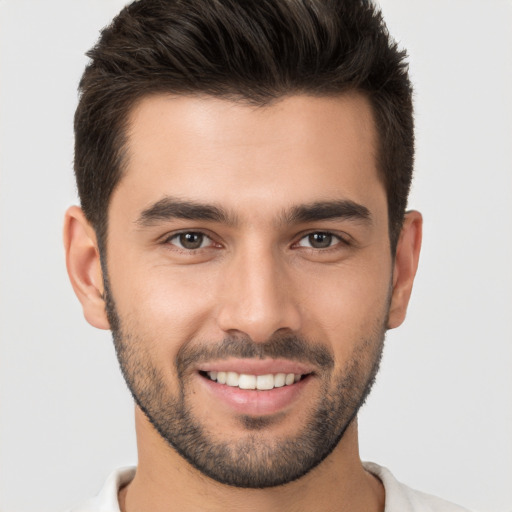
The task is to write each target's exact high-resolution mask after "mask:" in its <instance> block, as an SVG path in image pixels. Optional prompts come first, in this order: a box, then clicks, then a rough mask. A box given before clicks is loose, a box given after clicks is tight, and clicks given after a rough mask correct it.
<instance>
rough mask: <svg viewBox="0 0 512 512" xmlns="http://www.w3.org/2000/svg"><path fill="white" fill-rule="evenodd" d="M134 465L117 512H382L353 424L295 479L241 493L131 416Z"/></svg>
mask: <svg viewBox="0 0 512 512" xmlns="http://www.w3.org/2000/svg"><path fill="white" fill-rule="evenodd" d="M136 427H137V443H138V453H139V464H138V467H137V472H136V475H135V478H134V479H133V481H132V482H131V483H130V484H129V485H128V486H127V487H125V488H124V489H122V490H121V491H120V493H119V504H120V508H121V511H122V512H135V511H136V512H149V511H151V512H172V511H180V512H196V511H197V512H200V511H201V512H202V511H204V510H205V503H207V504H208V510H209V511H211V512H217V511H219V512H221V511H222V512H224V511H225V510H226V509H229V510H233V509H236V510H237V511H238V512H253V511H261V510H265V511H268V512H274V511H275V512H278V511H279V512H289V511H292V510H293V511H297V510H307V511H310V512H315V511H322V512H326V511H331V510H332V511H334V510H336V511H337V512H340V511H351V512H363V511H364V512H381V511H383V510H384V489H383V487H382V484H381V483H380V482H379V481H378V480H377V479H376V478H375V477H374V476H373V475H370V474H369V473H367V472H366V471H365V470H364V468H363V466H362V464H361V460H360V458H359V449H358V437H357V421H356V420H354V421H353V422H352V423H351V424H350V426H349V427H348V428H347V430H346V432H345V434H344V436H343V438H342V440H341V441H340V443H339V444H338V445H337V447H336V448H335V449H334V451H333V452H332V453H331V454H330V455H329V456H328V457H327V458H326V459H325V460H324V461H323V462H322V463H321V464H319V465H318V466H317V467H316V468H314V469H313V470H311V471H310V472H309V473H308V474H306V475H305V476H303V477H301V478H300V479H298V480H296V481H294V482H290V483H288V484H286V485H281V486H278V487H270V488H266V489H241V488H237V487H231V486H228V485H224V484H220V483H218V482H216V481H214V480H212V479H210V478H208V477H206V476H204V475H202V474H201V473H200V472H199V471H198V470H196V469H195V468H193V467H192V466H191V465H190V464H189V463H188V462H186V461H185V460H184V459H183V458H182V457H181V456H180V455H178V454H177V453H176V452H175V451H174V450H173V449H172V448H170V447H169V446H168V445H167V443H166V442H165V441H164V440H163V439H162V438H161V437H160V435H159V434H158V433H157V432H156V431H155V430H154V428H153V427H152V425H151V424H150V423H149V422H148V421H147V419H146V417H145V416H144V414H143V413H142V412H141V411H140V410H139V409H138V408H137V412H136Z"/></svg>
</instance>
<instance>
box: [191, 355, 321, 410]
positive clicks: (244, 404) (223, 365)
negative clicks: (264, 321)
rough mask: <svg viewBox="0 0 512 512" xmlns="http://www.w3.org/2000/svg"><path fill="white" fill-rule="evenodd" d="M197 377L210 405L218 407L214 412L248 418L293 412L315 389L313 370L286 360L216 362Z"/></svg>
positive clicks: (200, 370)
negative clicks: (226, 412)
mask: <svg viewBox="0 0 512 512" xmlns="http://www.w3.org/2000/svg"><path fill="white" fill-rule="evenodd" d="M196 375H197V376H198V377H199V379H200V382H201V383H202V385H201V388H202V389H204V390H205V392H206V393H207V395H208V396H209V403H210V404H214V403H215V404H217V405H216V406H215V407H214V409H213V410H214V411H218V412H220V411H231V412H234V413H235V414H242V415H246V416H268V415H274V414H277V413H282V412H284V411H287V410H290V411H291V410H292V408H295V407H299V406H301V404H303V403H304V402H303V400H304V399H305V397H306V396H310V393H311V392H312V390H314V389H316V386H315V385H314V381H315V380H316V379H315V378H314V377H315V371H314V368H312V367H311V366H310V365H307V364H302V363H298V362H294V361H290V360H284V359H281V360H275V359H266V360H254V359H253V360H249V359H231V360H224V361H216V362H211V363H208V364H205V365H203V367H202V368H198V369H197V374H196ZM308 390H309V391H308ZM226 407H227V409H226Z"/></svg>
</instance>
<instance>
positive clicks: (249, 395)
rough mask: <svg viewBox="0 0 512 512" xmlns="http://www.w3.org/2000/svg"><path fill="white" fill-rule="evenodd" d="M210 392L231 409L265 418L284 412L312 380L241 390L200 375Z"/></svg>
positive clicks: (304, 379) (306, 379)
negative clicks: (264, 416) (269, 387)
mask: <svg viewBox="0 0 512 512" xmlns="http://www.w3.org/2000/svg"><path fill="white" fill-rule="evenodd" d="M199 378H200V379H201V381H202V382H203V384H204V385H205V387H206V389H207V390H208V392H209V393H210V394H211V395H213V397H214V398H215V399H217V400H219V401H221V402H222V403H224V404H226V405H227V406H228V407H229V408H230V409H232V410H233V411H235V412H237V413H239V414H246V415H249V416H263V415H270V414H276V413H278V412H283V411H284V410H285V409H286V408H288V407H290V406H291V405H292V404H293V403H294V402H295V401H297V399H298V398H299V396H300V395H301V394H302V393H303V392H304V390H305V388H306V387H307V386H308V385H309V382H310V381H311V379H312V376H311V375H308V376H307V377H305V378H303V379H301V380H300V381H299V382H295V383H294V384H291V385H289V386H282V387H280V388H274V389H269V390H266V391H259V390H254V389H251V390H248V389H240V388H238V387H234V386H227V385H226V384H219V383H218V382H215V381H213V380H211V379H209V378H208V377H203V376H202V375H199Z"/></svg>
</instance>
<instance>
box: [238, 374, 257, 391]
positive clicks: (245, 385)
mask: <svg viewBox="0 0 512 512" xmlns="http://www.w3.org/2000/svg"><path fill="white" fill-rule="evenodd" d="M258 379H259V377H258ZM238 387H239V388H240V389H256V376H255V375H245V374H243V373H242V374H241V375H240V378H239V379H238ZM258 389H259V388H258Z"/></svg>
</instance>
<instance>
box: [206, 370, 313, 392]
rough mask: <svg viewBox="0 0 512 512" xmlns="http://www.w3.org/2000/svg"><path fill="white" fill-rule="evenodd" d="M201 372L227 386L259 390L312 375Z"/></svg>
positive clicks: (277, 386) (290, 382)
mask: <svg viewBox="0 0 512 512" xmlns="http://www.w3.org/2000/svg"><path fill="white" fill-rule="evenodd" d="M199 373H200V374H201V375H202V376H203V377H205V378H207V379H210V380H211V381H213V382H217V383H218V384H225V385H226V386H229V387H233V388H238V389H243V390H258V391H270V390H271V389H274V388H282V387H284V386H291V385H292V384H295V383H297V382H299V381H301V380H303V379H304V378H306V377H308V375H310V374H301V373H267V374H264V375H254V374H248V373H237V372H234V371H227V372H224V371H208V372H206V371H201V372H199Z"/></svg>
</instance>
